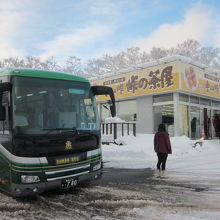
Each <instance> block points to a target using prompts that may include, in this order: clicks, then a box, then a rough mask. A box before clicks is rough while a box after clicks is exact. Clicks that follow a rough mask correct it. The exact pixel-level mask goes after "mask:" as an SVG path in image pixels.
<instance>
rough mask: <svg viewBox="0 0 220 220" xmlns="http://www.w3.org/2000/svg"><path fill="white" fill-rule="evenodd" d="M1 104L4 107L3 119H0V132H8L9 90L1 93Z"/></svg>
mask: <svg viewBox="0 0 220 220" xmlns="http://www.w3.org/2000/svg"><path fill="white" fill-rule="evenodd" d="M2 105H3V106H4V108H5V120H4V121H0V134H9V108H10V107H9V92H4V93H3V95H2Z"/></svg>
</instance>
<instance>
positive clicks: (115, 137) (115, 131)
mask: <svg viewBox="0 0 220 220" xmlns="http://www.w3.org/2000/svg"><path fill="white" fill-rule="evenodd" d="M116 139H117V123H114V141H115V140H116Z"/></svg>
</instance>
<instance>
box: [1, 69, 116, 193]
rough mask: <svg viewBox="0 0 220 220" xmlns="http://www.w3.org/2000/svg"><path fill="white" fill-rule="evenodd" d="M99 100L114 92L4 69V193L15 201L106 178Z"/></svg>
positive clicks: (73, 79) (76, 80)
mask: <svg viewBox="0 0 220 220" xmlns="http://www.w3.org/2000/svg"><path fill="white" fill-rule="evenodd" d="M95 95H109V96H110V98H111V106H110V110H111V114H112V116H113V117H114V116H115V100H114V93H113V90H112V89H111V88H110V87H106V86H91V84H90V83H89V81H88V80H87V79H85V78H82V77H78V76H74V75H71V74H65V73H60V72H52V71H43V70H35V69H15V68H6V69H0V190H2V191H4V192H6V193H9V194H11V195H12V196H16V197H19V196H26V195H33V194H39V193H43V192H44V191H46V190H50V189H56V188H61V189H65V188H69V187H74V186H76V185H77V184H78V183H79V182H80V181H88V180H92V179H97V178H99V177H100V176H101V174H102V167H103V165H102V154H101V133H100V122H99V117H98V112H97V107H96V102H95Z"/></svg>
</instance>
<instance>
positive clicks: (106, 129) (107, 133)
mask: <svg viewBox="0 0 220 220" xmlns="http://www.w3.org/2000/svg"><path fill="white" fill-rule="evenodd" d="M106 134H108V124H106Z"/></svg>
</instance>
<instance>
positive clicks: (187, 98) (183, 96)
mask: <svg viewBox="0 0 220 220" xmlns="http://www.w3.org/2000/svg"><path fill="white" fill-rule="evenodd" d="M179 100H180V101H182V102H189V96H188V95H185V94H181V93H180V94H179Z"/></svg>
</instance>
